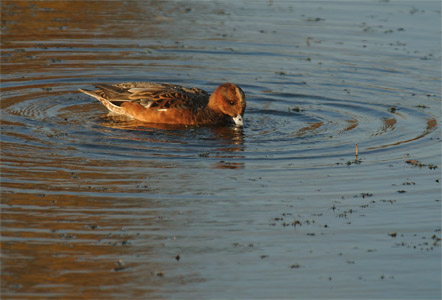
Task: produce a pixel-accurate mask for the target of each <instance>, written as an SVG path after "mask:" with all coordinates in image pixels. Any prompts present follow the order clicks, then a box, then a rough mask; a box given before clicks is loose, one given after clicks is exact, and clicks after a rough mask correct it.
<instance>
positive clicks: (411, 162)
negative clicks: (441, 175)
mask: <svg viewBox="0 0 442 300" xmlns="http://www.w3.org/2000/svg"><path fill="white" fill-rule="evenodd" d="M405 162H406V163H407V164H409V165H412V166H413V167H419V168H423V167H428V169H430V170H435V169H437V168H438V167H437V165H433V164H428V165H427V164H424V163H422V162H420V161H418V160H414V159H409V160H407V161H405Z"/></svg>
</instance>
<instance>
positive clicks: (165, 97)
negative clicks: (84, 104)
mask: <svg viewBox="0 0 442 300" xmlns="http://www.w3.org/2000/svg"><path fill="white" fill-rule="evenodd" d="M96 87H97V88H98V89H97V90H95V91H88V90H82V89H80V91H81V92H83V93H85V94H87V95H89V96H92V97H94V98H97V99H98V100H99V101H100V102H101V103H102V104H103V105H104V106H106V108H107V109H109V110H110V111H111V112H114V113H117V114H121V115H126V116H129V117H131V118H133V119H136V120H139V121H142V122H148V123H163V124H182V125H224V124H232V123H235V124H236V125H240V126H242V125H243V116H244V110H245V108H246V97H245V95H244V92H243V91H242V90H241V88H240V87H239V86H237V85H236V84H233V83H223V84H221V85H220V86H219V87H218V88H217V89H216V90H215V91H214V92H213V93H212V94H211V95H209V94H208V93H207V92H206V91H204V90H201V89H198V88H185V87H182V86H179V85H174V84H167V83H151V82H137V83H120V84H115V85H109V84H97V85H96Z"/></svg>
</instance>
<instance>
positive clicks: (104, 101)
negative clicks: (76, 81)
mask: <svg viewBox="0 0 442 300" xmlns="http://www.w3.org/2000/svg"><path fill="white" fill-rule="evenodd" d="M78 90H79V91H80V92H82V93H84V94H86V95H89V96H91V97H94V98H96V99H98V101H100V102H101V103H102V104H103V105H104V106H105V107H106V108H107V109H108V110H109V111H111V112H113V113H117V114H124V113H125V110H124V108H123V107H121V106H118V105H115V104H113V103H112V102H111V101H109V100H108V99H106V98H103V97H102V96H100V95H99V94H97V92H99V91H88V90H83V89H78Z"/></svg>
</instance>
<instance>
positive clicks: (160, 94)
mask: <svg viewBox="0 0 442 300" xmlns="http://www.w3.org/2000/svg"><path fill="white" fill-rule="evenodd" d="M96 87H97V88H98V89H99V90H96V91H95V93H96V94H97V95H99V96H101V97H103V98H105V99H107V100H108V101H109V102H111V103H112V104H113V105H116V106H121V105H122V104H123V103H124V102H128V101H129V102H134V103H139V104H141V105H143V106H144V107H146V108H151V109H156V110H167V109H171V108H173V109H192V110H198V109H199V108H201V107H203V106H206V105H207V103H208V101H209V96H210V95H209V94H208V93H207V92H206V91H204V90H201V89H198V88H185V87H183V86H179V85H174V84H167V83H151V82H138V83H120V84H115V85H109V84H97V85H96Z"/></svg>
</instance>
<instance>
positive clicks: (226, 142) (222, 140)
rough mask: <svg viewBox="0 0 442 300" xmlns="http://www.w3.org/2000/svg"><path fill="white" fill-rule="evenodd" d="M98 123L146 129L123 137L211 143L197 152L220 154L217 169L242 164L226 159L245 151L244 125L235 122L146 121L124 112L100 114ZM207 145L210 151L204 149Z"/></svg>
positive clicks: (239, 156)
mask: <svg viewBox="0 0 442 300" xmlns="http://www.w3.org/2000/svg"><path fill="white" fill-rule="evenodd" d="M99 124H100V125H101V126H102V127H103V128H105V130H107V129H117V130H125V131H137V132H145V133H146V135H144V134H143V135H142V137H140V135H139V134H135V135H132V134H129V135H125V136H124V139H129V140H137V141H140V140H143V141H146V142H150V143H170V144H172V143H173V144H182V145H183V146H184V145H189V144H191V143H192V142H194V143H196V144H210V145H212V146H213V148H212V147H210V148H204V151H202V152H201V149H199V150H196V151H199V153H198V154H196V155H197V156H198V157H201V158H219V159H220V161H219V162H217V163H215V164H214V165H213V168H216V169H239V168H243V167H244V164H243V163H240V162H236V161H235V162H232V161H229V160H232V159H234V160H238V159H243V158H244V155H242V154H241V153H242V152H243V151H244V137H245V134H244V128H243V127H237V126H186V125H174V124H157V123H145V122H140V121H137V120H134V119H130V118H128V117H126V116H122V115H116V114H113V113H107V114H104V115H102V116H101V119H100V122H99ZM207 149H208V150H209V151H207Z"/></svg>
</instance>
